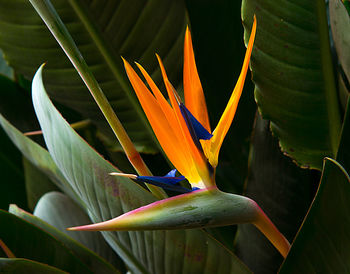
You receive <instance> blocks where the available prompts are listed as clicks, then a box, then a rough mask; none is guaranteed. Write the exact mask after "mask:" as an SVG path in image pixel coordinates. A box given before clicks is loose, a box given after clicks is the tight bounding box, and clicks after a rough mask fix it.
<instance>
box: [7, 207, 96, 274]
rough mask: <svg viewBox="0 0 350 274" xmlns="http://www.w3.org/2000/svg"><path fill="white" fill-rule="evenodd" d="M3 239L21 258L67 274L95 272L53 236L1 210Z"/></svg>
mask: <svg viewBox="0 0 350 274" xmlns="http://www.w3.org/2000/svg"><path fill="white" fill-rule="evenodd" d="M0 220H1V230H0V238H1V239H2V240H3V241H4V243H5V244H6V245H7V246H8V248H9V249H10V250H11V251H12V252H13V254H14V255H15V256H16V257H18V258H27V259H30V260H34V261H38V262H42V263H45V264H48V265H51V266H54V267H57V268H59V269H62V270H64V271H67V272H75V273H92V271H91V270H90V269H89V267H88V266H87V265H86V264H84V263H83V262H82V261H81V260H80V259H79V258H78V257H77V256H76V255H75V254H73V253H72V252H71V251H70V250H69V249H68V248H67V247H66V246H64V245H63V244H62V243H61V242H60V241H59V240H57V239H55V238H54V237H53V236H52V235H50V234H48V233H46V232H45V231H44V230H42V229H39V228H38V227H36V226H34V225H32V224H30V223H28V222H26V221H24V220H23V219H21V218H19V217H17V216H15V215H13V214H10V213H8V212H6V211H3V210H1V211H0Z"/></svg>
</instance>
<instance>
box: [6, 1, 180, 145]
mask: <svg viewBox="0 0 350 274" xmlns="http://www.w3.org/2000/svg"><path fill="white" fill-rule="evenodd" d="M53 3H54V6H55V8H56V10H57V12H58V13H59V15H60V17H61V18H62V19H63V21H64V23H65V24H66V26H67V28H68V30H69V32H70V33H71V35H72V36H73V39H74V40H75V42H76V44H77V45H78V47H79V49H80V51H81V53H82V55H83V56H84V58H85V60H86V61H87V63H88V65H89V66H90V68H91V70H92V72H93V74H94V76H95V77H96V78H97V80H98V82H99V83H100V85H101V87H102V89H103V91H104V92H105V94H106V96H107V98H108V99H109V101H110V103H111V105H112V106H113V108H114V109H115V111H116V112H117V115H118V117H119V118H120V120H121V121H122V123H123V125H124V126H125V127H126V130H127V131H128V133H129V135H130V137H131V139H132V140H133V141H134V142H135V144H136V145H137V146H138V148H139V149H140V150H143V151H145V150H147V149H154V148H155V140H154V137H153V133H152V132H151V131H150V129H149V126H148V123H147V121H146V119H145V118H144V114H143V112H142V111H141V108H140V107H139V105H138V103H137V101H136V100H135V96H134V93H133V91H132V90H131V88H130V85H129V83H128V81H127V78H126V75H125V73H124V69H123V67H122V64H121V60H120V55H123V56H124V57H125V58H127V59H129V60H130V61H133V60H136V61H139V62H141V63H142V64H144V65H145V67H147V69H148V71H150V72H152V73H153V74H155V75H154V76H155V78H156V79H158V80H159V79H160V74H159V71H158V68H157V66H156V59H155V57H154V53H155V52H158V54H159V55H160V56H161V57H162V58H163V59H164V61H165V65H166V66H167V68H169V69H170V70H169V73H170V77H171V78H170V79H172V80H173V82H174V83H178V82H179V81H178V80H179V78H180V76H181V73H180V69H181V62H179V58H180V57H181V52H182V41H183V30H184V26H185V8H184V4H183V2H182V1H169V0H167V1H163V0H151V1H139V0H135V1H128V0H103V1H88V0H70V1H67V0H58V1H53ZM0 29H1V32H0V47H1V48H2V49H3V50H4V53H5V56H6V59H7V60H8V61H9V63H10V65H11V66H13V67H14V68H15V69H16V71H17V72H19V73H22V74H24V75H25V76H26V77H27V78H28V79H31V78H32V77H33V75H34V72H35V71H36V69H37V68H38V66H39V65H40V64H41V63H43V62H47V63H48V65H47V71H46V75H45V78H46V83H47V88H48V90H49V92H50V94H51V96H52V98H53V99H54V100H57V101H59V102H61V103H63V104H64V105H67V106H69V107H71V108H73V109H75V110H77V111H78V112H80V113H81V114H82V115H83V116H84V117H88V118H90V119H92V120H93V121H94V122H96V123H97V124H98V125H99V127H100V128H101V129H104V130H105V131H104V132H105V133H106V134H108V133H107V132H110V131H109V127H108V125H107V123H106V122H105V120H104V118H103V116H102V115H101V113H100V111H99V109H98V108H97V106H96V104H95V103H94V101H93V99H92V97H91V96H90V94H89V92H88V91H87V89H86V87H85V86H84V85H83V82H82V81H81V79H80V78H79V76H78V74H77V72H76V71H75V70H74V68H73V67H72V65H71V64H70V62H69V60H68V58H67V57H66V56H65V55H64V53H63V51H62V50H61V49H60V47H59V45H58V44H57V42H56V41H55V39H54V38H53V37H52V36H51V34H50V32H49V31H48V30H47V28H46V26H45V25H44V23H43V22H42V20H41V18H40V17H39V15H37V14H36V12H35V10H34V8H33V7H32V6H31V4H30V3H29V1H27V0H13V1H7V0H1V1H0Z"/></svg>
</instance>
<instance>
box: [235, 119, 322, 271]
mask: <svg viewBox="0 0 350 274" xmlns="http://www.w3.org/2000/svg"><path fill="white" fill-rule="evenodd" d="M249 164H250V165H249V166H250V170H249V175H248V179H247V187H246V192H245V195H247V196H248V197H250V198H252V199H253V200H254V201H256V202H257V203H258V204H259V206H260V207H261V208H262V209H263V210H264V211H265V212H266V214H267V215H268V216H269V217H270V218H271V220H272V221H273V223H274V224H275V225H276V226H277V227H278V228H279V229H280V231H281V232H282V233H283V235H285V237H286V238H287V239H288V240H289V241H290V242H292V241H293V239H294V237H295V235H296V233H297V231H298V230H299V227H300V225H301V224H302V221H303V219H304V216H305V214H306V213H307V210H308V209H309V206H310V204H311V201H312V197H313V195H314V184H316V183H317V182H314V180H313V176H312V175H313V172H311V171H310V170H305V169H300V168H299V167H298V166H296V165H295V164H294V163H293V162H292V160H291V159H290V158H289V157H288V156H286V155H283V153H282V152H281V150H280V148H279V146H278V139H277V138H275V137H273V136H272V134H271V131H270V122H269V121H267V120H263V119H262V118H261V116H260V115H259V114H257V117H256V121H255V126H254V133H253V137H252V143H251V157H250V162H249ZM316 180H317V177H316ZM235 243H236V252H237V255H238V256H239V258H240V259H241V260H242V261H243V262H244V263H246V264H247V265H248V266H249V267H250V269H251V270H252V271H253V272H255V273H261V274H262V273H276V272H277V270H278V268H279V267H280V265H281V263H282V261H283V258H282V256H281V255H280V254H279V253H278V252H277V250H276V249H275V248H274V247H273V246H272V245H271V243H270V242H269V241H268V240H267V239H266V238H265V237H264V236H263V235H262V234H261V233H260V231H258V230H257V229H256V228H255V227H254V226H253V225H249V224H244V225H239V226H238V235H237V238H236V241H235Z"/></svg>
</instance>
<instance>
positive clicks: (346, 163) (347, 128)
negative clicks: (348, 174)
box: [337, 97, 350, 170]
mask: <svg viewBox="0 0 350 274" xmlns="http://www.w3.org/2000/svg"><path fill="white" fill-rule="evenodd" d="M337 161H338V162H339V164H341V165H342V166H343V167H344V169H345V170H350V97H349V98H348V102H347V106H346V111H345V115H344V122H343V127H342V134H341V138H340V144H339V148H338V151H337Z"/></svg>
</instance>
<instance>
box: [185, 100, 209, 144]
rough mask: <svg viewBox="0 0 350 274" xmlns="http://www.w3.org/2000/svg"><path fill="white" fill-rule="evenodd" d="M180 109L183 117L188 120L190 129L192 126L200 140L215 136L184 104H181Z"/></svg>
mask: <svg viewBox="0 0 350 274" xmlns="http://www.w3.org/2000/svg"><path fill="white" fill-rule="evenodd" d="M180 110H181V114H182V116H183V118H184V119H185V121H186V124H187V127H188V128H189V129H190V127H192V129H193V130H194V133H195V134H196V137H197V139H198V140H209V139H210V138H211V137H213V135H212V134H210V133H209V132H208V130H206V129H205V127H203V126H202V124H201V123H200V122H199V121H198V120H197V119H196V118H195V117H194V116H193V115H192V113H191V112H190V111H189V110H188V109H187V108H186V106H185V105H184V104H180ZM190 132H191V130H190Z"/></svg>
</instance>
